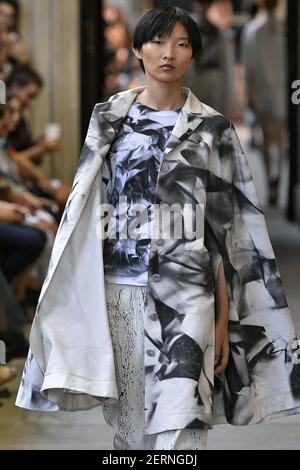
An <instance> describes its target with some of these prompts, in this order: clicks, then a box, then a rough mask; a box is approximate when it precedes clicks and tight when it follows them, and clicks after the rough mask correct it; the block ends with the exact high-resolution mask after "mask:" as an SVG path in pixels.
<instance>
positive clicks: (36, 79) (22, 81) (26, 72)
mask: <svg viewBox="0 0 300 470" xmlns="http://www.w3.org/2000/svg"><path fill="white" fill-rule="evenodd" d="M30 82H33V83H35V84H36V85H37V86H38V87H40V88H42V86H43V84H44V82H43V79H42V78H41V76H40V75H39V74H38V72H36V71H35V70H33V69H32V68H31V67H29V66H28V65H20V66H19V67H16V68H15V69H14V71H13V72H12V74H11V75H10V76H9V77H8V78H7V80H6V85H7V87H8V88H10V87H12V86H13V85H17V86H20V87H24V86H26V85H28V83H30Z"/></svg>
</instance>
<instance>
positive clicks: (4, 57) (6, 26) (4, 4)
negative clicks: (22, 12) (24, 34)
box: [0, 0, 30, 81]
mask: <svg viewBox="0 0 300 470" xmlns="http://www.w3.org/2000/svg"><path fill="white" fill-rule="evenodd" d="M18 15H19V4H18V3H17V2H16V1H15V0H0V50H1V54H0V55H1V60H0V62H1V65H0V67H1V68H0V78H1V80H4V81H6V80H7V78H8V77H9V75H10V74H11V73H12V72H13V70H14V68H15V67H17V66H18V65H20V64H28V63H29V61H30V57H29V53H28V50H27V47H26V45H25V43H24V41H23V40H22V39H21V38H20V36H19V35H18V33H16V23H17V18H18Z"/></svg>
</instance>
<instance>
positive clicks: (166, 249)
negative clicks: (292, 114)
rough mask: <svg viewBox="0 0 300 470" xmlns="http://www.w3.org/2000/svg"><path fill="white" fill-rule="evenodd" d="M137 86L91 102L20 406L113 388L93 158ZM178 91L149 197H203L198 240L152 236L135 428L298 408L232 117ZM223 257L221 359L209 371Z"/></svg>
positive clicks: (295, 378)
mask: <svg viewBox="0 0 300 470" xmlns="http://www.w3.org/2000/svg"><path fill="white" fill-rule="evenodd" d="M143 89H144V87H139V88H135V89H133V90H126V91H124V92H120V93H117V94H116V95H114V96H112V97H111V98H110V99H109V101H107V102H104V103H99V104H97V105H96V106H95V108H94V111H93V113H92V117H91V121H90V126H89V129H88V133H87V137H86V141H85V145H84V148H83V150H82V153H81V158H80V161H79V165H78V169H77V173H76V176H75V179H74V183H73V187H72V192H71V194H70V197H69V200H68V202H67V205H66V208H65V212H64V215H63V217H62V220H61V224H60V227H59V231H58V234H57V237H56V241H55V244H54V248H53V252H52V257H51V261H50V265H49V270H48V274H47V277H46V279H45V282H44V285H43V288H42V291H41V294H40V299H39V302H38V306H37V311H36V316H35V319H34V322H33V325H32V329H31V334H30V345H31V347H30V351H29V354H28V358H27V361H26V364H25V367H24V371H23V378H22V382H21V385H20V388H19V393H18V397H17V401H16V404H17V405H18V406H21V407H24V408H29V409H35V410H46V411H51V410H59V409H61V410H69V411H76V410H83V409H90V408H92V407H95V406H99V405H101V403H102V402H103V401H104V400H111V401H114V400H117V399H118V388H117V383H116V377H115V364H114V355H113V348H112V341H111V335H110V330H109V323H108V318H107V306H106V301H105V285H104V271H103V240H101V239H100V237H99V230H102V229H103V227H102V225H101V217H100V216H99V204H100V202H101V191H102V186H101V184H102V179H101V171H100V169H101V163H102V162H103V159H104V157H105V156H106V155H107V152H108V150H109V148H110V146H111V144H112V142H113V140H114V138H115V137H116V135H117V133H118V129H119V128H120V125H121V123H122V121H123V119H124V117H125V116H126V113H127V111H128V110H129V108H130V106H131V104H132V102H133V100H134V98H135V96H136V95H137V94H138V93H140V92H141V91H142V90H143ZM183 91H184V93H185V94H186V95H187V100H186V103H185V104H184V106H183V108H182V110H181V112H180V114H179V117H178V120H177V122H176V125H175V127H174V129H173V132H172V134H171V137H170V139H169V141H168V144H167V148H166V150H165V152H164V155H163V158H162V161H161V165H160V168H159V173H158V180H157V193H156V203H157V204H160V203H166V204H168V205H169V206H172V204H174V203H177V204H178V203H179V204H181V205H184V204H189V205H190V207H192V211H193V216H195V211H196V207H198V208H199V207H200V208H201V212H200V214H201V217H200V220H201V224H200V226H198V228H197V234H196V239H194V240H193V239H191V237H189V236H186V233H184V235H183V236H182V237H181V238H180V239H176V238H175V237H174V238H171V239H162V238H159V237H157V238H153V239H152V241H151V257H150V265H149V272H148V273H149V276H148V284H147V300H146V319H145V326H144V328H145V348H144V352H145V355H144V357H145V434H152V433H156V432H161V431H165V430H170V429H182V428H197V427H202V426H208V427H209V428H211V427H212V426H213V424H217V423H226V422H228V423H230V424H233V425H247V424H251V423H258V422H261V421H263V420H266V419H270V418H273V417H277V416H279V415H288V414H295V413H299V412H300V369H299V365H298V362H299V359H298V350H299V346H298V340H297V338H296V335H295V330H294V325H293V321H292V319H291V315H290V311H289V308H288V305H287V301H286V298H285V294H284V290H283V286H282V282H281V278H280V274H279V271H278V267H277V264H276V260H275V256H274V252H273V249H272V246H271V243H270V239H269V236H268V232H267V227H266V223H265V218H264V214H263V211H262V207H261V205H260V203H259V201H258V199H257V196H256V192H255V188H254V185H253V180H252V175H251V172H250V169H249V165H248V162H247V160H246V157H245V155H244V153H243V151H242V148H241V145H240V142H239V140H238V137H237V134H236V131H235V129H234V126H233V125H232V123H231V122H230V121H229V120H228V119H226V118H225V117H224V116H222V115H221V114H219V113H218V112H217V111H215V110H214V109H212V108H210V107H208V106H206V105H205V104H203V103H201V102H200V101H199V100H198V99H197V97H196V96H195V95H194V94H193V93H192V92H191V90H190V89H189V88H186V87H183ZM162 207H163V206H162ZM161 210H162V211H163V210H164V209H161ZM159 212H160V211H158V212H157V213H156V212H154V226H157V225H158V217H159ZM177 217H180V216H179V215H178V214H177ZM181 217H182V218H183V219H184V211H182V215H181ZM162 220H169V219H168V217H163V218H162ZM182 222H183V224H184V222H185V220H182ZM162 228H164V227H162ZM221 260H222V261H223V263H224V270H225V278H226V285H227V291H228V297H229V302H230V320H229V339H230V357H229V362H228V365H227V367H226V370H225V371H224V372H223V373H222V374H220V375H218V376H214V346H215V344H214V342H215V331H214V317H215V296H214V288H215V279H216V273H217V269H218V266H219V263H220V261H221Z"/></svg>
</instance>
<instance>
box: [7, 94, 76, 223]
mask: <svg viewBox="0 0 300 470" xmlns="http://www.w3.org/2000/svg"><path fill="white" fill-rule="evenodd" d="M7 107H8V111H9V113H10V118H9V122H8V131H9V133H11V132H14V130H15V129H16V128H17V126H18V125H19V122H20V119H21V114H20V111H21V107H22V104H21V101H20V99H19V98H18V97H17V96H16V95H15V94H13V93H8V95H7ZM8 152H9V155H10V157H11V158H12V159H13V161H14V162H15V163H16V164H17V166H18V172H19V174H20V175H21V177H22V179H23V181H24V182H25V185H26V187H27V188H28V190H29V191H30V192H31V193H33V194H35V195H36V196H40V197H45V198H49V199H52V200H54V201H55V202H56V203H57V204H58V206H59V207H60V209H61V210H60V212H59V213H58V214H56V213H54V214H53V215H54V216H55V217H56V215H58V216H57V218H56V220H57V221H59V220H60V216H61V213H62V211H63V209H64V207H65V204H66V202H67V199H68V196H69V193H70V189H71V188H70V186H69V185H67V184H65V183H63V182H61V181H60V180H58V179H50V178H49V177H48V176H47V175H46V173H45V172H43V171H42V170H41V169H40V168H39V167H38V166H37V165H36V164H34V162H33V161H31V160H29V159H27V158H23V156H22V153H19V152H17V151H15V149H14V148H13V147H9V148H8Z"/></svg>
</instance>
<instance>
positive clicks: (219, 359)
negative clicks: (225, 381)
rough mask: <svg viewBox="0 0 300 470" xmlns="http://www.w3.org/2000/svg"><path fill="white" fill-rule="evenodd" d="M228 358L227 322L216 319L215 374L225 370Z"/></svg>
mask: <svg viewBox="0 0 300 470" xmlns="http://www.w3.org/2000/svg"><path fill="white" fill-rule="evenodd" d="M228 358H229V338H228V323H227V322H218V321H217V322H216V326H215V374H220V373H221V372H223V371H224V370H225V368H226V366H227V363H228Z"/></svg>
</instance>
